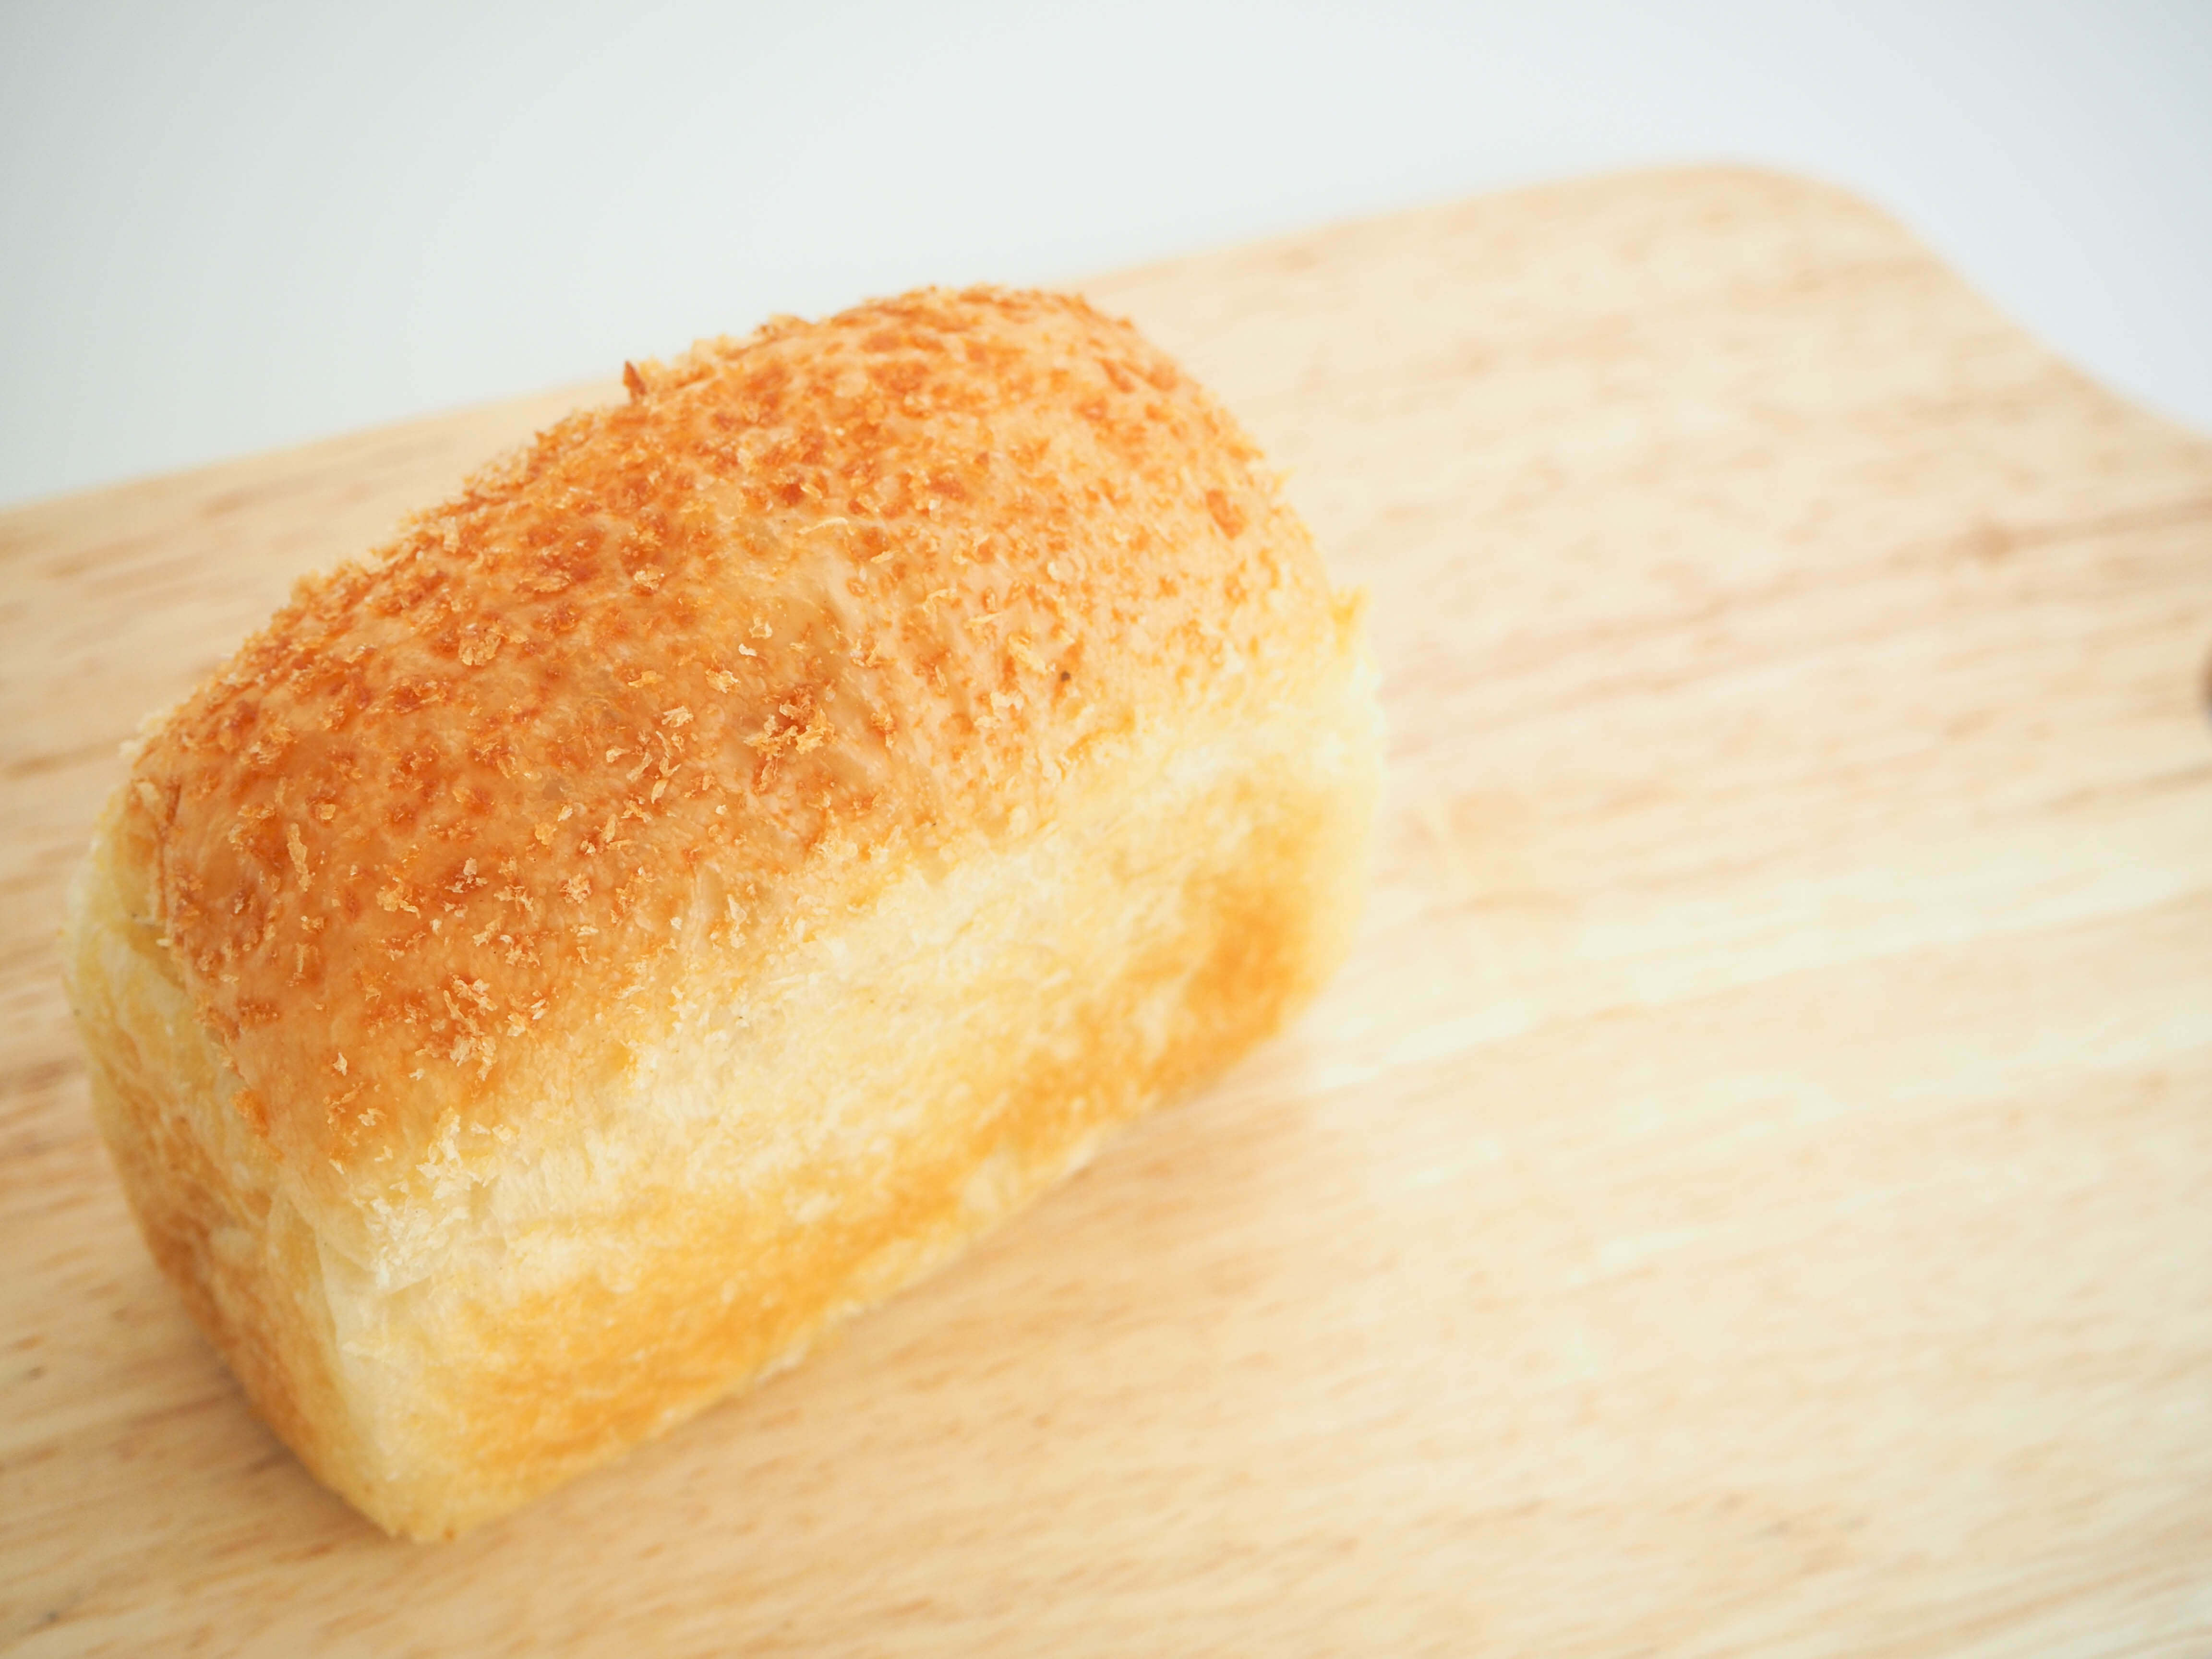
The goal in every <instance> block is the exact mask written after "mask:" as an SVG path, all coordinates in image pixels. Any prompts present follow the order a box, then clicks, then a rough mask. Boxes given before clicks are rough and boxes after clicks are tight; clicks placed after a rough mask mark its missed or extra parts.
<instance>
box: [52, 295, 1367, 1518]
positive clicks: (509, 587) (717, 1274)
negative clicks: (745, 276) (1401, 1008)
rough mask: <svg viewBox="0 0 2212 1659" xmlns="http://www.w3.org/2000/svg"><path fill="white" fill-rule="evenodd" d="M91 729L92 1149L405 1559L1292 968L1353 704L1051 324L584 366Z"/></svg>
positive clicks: (873, 1252)
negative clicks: (348, 558) (109, 745)
mask: <svg viewBox="0 0 2212 1659" xmlns="http://www.w3.org/2000/svg"><path fill="white" fill-rule="evenodd" d="M624 379H625V380H626V383H627V385H628V387H629V400H628V401H627V402H626V403H623V404H620V405H618V406H616V407H612V408H607V409H603V410H590V411H586V412H584V413H580V414H578V415H575V416H572V417H570V418H569V419H568V420H566V421H563V422H561V423H560V424H559V425H557V426H555V427H553V428H550V430H548V431H547V432H545V433H544V435H541V436H540V437H539V438H538V440H537V441H536V442H535V443H534V444H532V446H531V447H529V448H528V449H526V451H524V452H522V453H519V454H517V455H515V456H514V457H513V458H511V459H507V460H505V461H503V462H501V463H499V464H496V465H493V466H492V467H490V468H489V470H487V471H484V472H483V473H481V474H479V475H478V476H477V477H475V478H474V479H472V480H471V481H470V482H469V483H467V484H466V485H465V487H464V489H463V490H462V492H461V494H460V495H459V496H458V497H456V498H455V499H453V501H449V502H447V504H446V505H444V506H442V507H438V508H436V509H435V510H434V511H432V512H430V513H426V514H424V515H423V516H422V517H420V518H418V519H416V520H412V521H410V524H409V525H408V526H405V527H404V531H403V533H402V534H401V536H400V538H399V539H398V541H396V542H395V543H393V544H391V545H390V546H388V547H386V548H384V549H382V550H380V551H378V552H377V553H375V554H374V555H373V556H371V557H369V558H368V560H367V561H366V562H361V563H355V564H349V565H346V566H343V567H342V568H338V569H337V570H336V571H334V572H333V573H331V574H329V575H327V576H323V577H320V578H317V579H313V580H307V581H306V582H303V583H302V584H301V586H300V587H299V588H298V590H297V591H296V592H295V594H294V596H293V598H292V599H291V602H290V603H289V605H286V606H285V607H284V609H283V611H280V612H279V613H278V614H277V616H276V618H275V619H274V621H272V622H271V623H270V624H269V626H268V627H267V628H266V629H264V630H263V631H262V632H261V633H260V634H258V635H255V636H254V637H253V638H252V639H251V640H249V641H247V642H246V644H245V646H244V647H242V648H241V649H240V651H239V653H238V654H237V655H236V656H235V657H234V658H233V659H232V660H231V661H230V663H229V664H228V666H226V667H224V668H223V669H222V671H220V672H218V673H217V674H216V676H215V677H214V678H212V679H210V681H209V682H208V683H207V684H204V685H203V686H202V687H201V688H200V689H199V690H197V692H195V693H194V694H193V695H192V696H191V697H189V698H188V699H187V700H186V701H185V702H184V703H183V704H182V705H180V706H179V708H176V709H174V710H173V711H172V712H171V713H170V714H167V716H166V717H164V718H162V719H161V720H160V721H158V722H157V723H156V724H155V725H154V726H152V727H150V728H149V732H148V734H147V735H146V736H145V737H144V738H143V739H142V740H141V743H140V745H139V747H138V750H137V754H136V757H135V759H134V761H133V763H132V766H131V774H130V776H129V778H128V780H127V781H125V784H124V785H123V787H121V788H120V789H119V790H118V792H117V793H116V795H115V797H114V799H113V800H112V803H111V804H110V805H109V806H108V808H107V810H106V813H105V815H104V817H102V819H101V821H100V826H99V829H98V833H97V837H96V840H95V842H94V847H93V849H92V853H91V855H90V857H89V859H88V861H87V863H86V865H85V866H84V867H83V869H82V872H81V873H80V875H79V877H78V878H77V881H76V886H75V889H74V891H73V895H72V901H71V912H70V933H69V940H68V960H69V974H70V987H71V994H72V1001H73V1004H74V1006H75V1008H76V1014H77V1018H78V1021H79V1023H80V1025H81V1028H82V1034H83V1037H84V1042H85V1046H86V1048H87V1051H88V1055H89V1058H90V1061H91V1073H92V1081H93V1093H94V1101H95V1103H96V1108H97V1110H98V1114H99V1117H100V1126H101V1128H102V1130H103V1131H104V1133H105V1134H106V1139H107V1142H108V1145H109V1146H110V1147H111V1148H112V1152H113V1155H114V1159H115V1163H116V1165H117V1167H118V1170H119V1171H120V1174H121V1176H122V1180H123V1182H124V1184H125V1188H127V1189H128V1192H129V1194H130V1197H131V1203H132V1205H133V1206H134V1207H135V1208H136V1210H137V1216H138V1218H139V1222H140V1224H141V1225H142V1227H143V1230H144V1232H145V1236H146V1239H147V1242H148V1243H149V1245H150V1247H151V1248H152V1250H153V1254H154V1255H155V1258H156V1260H157V1261H159V1262H160V1263H161V1267H162V1268H163V1269H164V1270H165V1271H166V1272H167V1274H168V1275H169V1277H170V1278H171V1279H173V1280H174V1281H175V1282H176V1284H177V1285H178V1286H179V1289H180V1290H181V1291H182V1292H183V1295H184V1297H185V1301H186V1303H187V1304H189V1305H190V1307H191V1312H192V1314H193V1316H194V1317H195V1318H196V1319H197V1321H198V1322H199V1324H200V1325H201V1327H202V1328H204V1330H205V1331H206V1332H207V1334H208V1335H209V1337H210V1339H211V1340H213V1342H214V1343H215V1345H216V1347H217V1348H219V1349H220V1350H221V1351H222V1354H223V1356H224V1357H225V1358H226V1359H227V1360H228V1362H229V1364H230V1365H231V1367H232V1369H233V1370H234V1371H235V1372H236V1373H237V1375H238V1376H239V1378H240V1381H241V1382H242V1383H244V1385H245V1388H246V1392H247V1394H248V1395H250V1396H251V1397H252V1401H253V1402H254V1404H255V1405H256V1406H257V1407H258V1409H259V1410H260V1412H261V1413H262V1415H263V1416H264V1417H265V1418H266V1419H268V1421H269V1423H270V1425H271V1426H273V1427H274V1428H275V1430H276V1432H277V1433H278V1434H280V1435H281V1436H283V1438H284V1439H285V1440H286V1441H287V1442H289V1443H290V1445H291V1446H292V1448H293V1449H295V1451H296V1452H297V1453H298V1454H299V1455H300V1457H301V1459H302V1461H304V1462H306V1464H307V1467H308V1468H310V1469H312V1470H313V1472H314V1473H315V1474H317V1475H318V1476H319V1477H320V1478H321V1479H322V1480H324V1481H325V1482H326V1483H328V1484H329V1485H330V1486H331V1487H333V1488H335V1489H336V1490H337V1492H340V1493H342V1494H343V1496H344V1497H346V1498H349V1500H351V1501H352V1502H353V1503H354V1504H356V1505H358V1506H359V1507H360V1508H361V1509H362V1510H363V1511H364V1512H365V1513H367V1514H368V1516H370V1517H371V1518H372V1519H374V1520H375V1521H376V1522H379V1523H380V1524H381V1525H382V1526H384V1527H386V1528H389V1529H391V1530H392V1531H394V1532H398V1533H403V1534H410V1535H412V1536H415V1537H419V1538H428V1537H438V1536H448V1535H451V1534H453V1533H455V1532H456V1531H458V1530H459V1529H461V1528H466V1527H469V1526H471V1525H472V1524H474V1523H476V1522H480V1521H483V1519H485V1518H486V1517H488V1516H493V1515H495V1514H497V1513H499V1512H500V1511H501V1510H507V1509H508V1508H509V1507H510V1506H512V1505H513V1504H519V1503H520V1502H522V1501H523V1500H525V1499H526V1498H530V1497H531V1496H532V1495H533V1494H535V1493H538V1492H543V1491H544V1490H545V1489H546V1488H547V1487H549V1486H553V1485H554V1484H556V1482H559V1481H562V1480H566V1479H568V1477H570V1476H572V1475H574V1474H577V1473H578V1472H579V1471H580V1470H583V1469H585V1468H589V1467H591V1466H592V1465H594V1464H597V1463H599V1462H604V1461H605V1460H606V1459H608V1458H610V1457H611V1456H613V1455H615V1454H617V1453H618V1452H619V1451H621V1450H622V1449H624V1448H625V1447H628V1446H629V1445H631V1444H634V1443H636V1442H637V1441H639V1440H641V1439H642V1438H644V1437H647V1436H650V1435H653V1434H655V1433H658V1432H659V1431H662V1430H664V1429H665V1428H667V1427H668V1426H669V1425H671V1424H672V1423H674V1422H676V1421H678V1420H679V1419H683V1418H684V1417H686V1416H688V1415H690V1413H695V1412H696V1411H698V1410H700V1409H701V1408H702V1407H704V1406H706V1405H707V1404H708V1403H709V1402H711V1401H714V1399H716V1398H717V1397H718V1396H720V1395H725V1394H726V1393H728V1392H729V1391H730V1389H732V1388H733V1387H735V1386H737V1385H738V1384H740V1383H744V1382H746V1381H747V1380H749V1379H751V1378H755V1377H757V1376H760V1375H762V1374H763V1372H765V1371H767V1370H771V1369H774V1368H776V1367H778V1366H780V1365H782V1364H786V1363H788V1362H789V1361H791V1360H793V1358H796V1357H797V1356H798V1355H799V1353H800V1352H802V1351H803V1350H804V1349H805V1346H807V1344H808V1343H809V1341H810V1340H812V1339H813V1338H814V1336H815V1335H816V1334H817V1333H818V1332H819V1331H820V1330H821V1329H822V1328H823V1326H824V1325H825V1324H826V1323H828V1322H830V1321H833V1320H835V1319H837V1318H839V1317H842V1316H844V1315H846V1314H848V1313H849V1312H851V1311H853V1310H856V1309H859V1308H861V1307H863V1306H865V1305H866V1304H870V1303H872V1302H875V1301H877V1300H878V1299H880V1298H881V1297H884V1296H885V1295H886V1294H888V1293H889V1292H890V1291H894V1290H896V1288H898V1287H899V1286H900V1285H904V1284H906V1283H908V1282H909V1281H910V1280H912V1279H914V1278H915V1276H916V1275H917V1274H919V1273H922V1272H924V1271H926V1270H927V1269H928V1268H929V1267H933V1266H934V1265H935V1264H937V1263H939V1262H940V1261H944V1260H945V1258H946V1257H947V1256H948V1255H951V1253H952V1252H954V1251H955V1250H957V1249H958V1248H959V1247H960V1246H961V1245H963V1243H966V1242H967V1241H968V1240H969V1239H971V1238H973V1237H975V1235H976V1234H977V1233H978V1232H979V1231H981V1230H983V1229H984V1228H986V1227H987V1226H989V1225H991V1224H993V1223H994V1222H995V1221H997V1220H999V1219H1000V1218H1003V1217H1004V1216H1006V1214H1007V1213H1008V1212H1010V1211H1012V1210H1013V1209H1015V1208H1017V1207H1018V1206H1021V1205H1022V1204H1024V1203H1025V1202H1027V1201H1028V1200H1030V1199H1031V1198H1033V1197H1035V1196H1036V1194H1038V1193H1039V1192H1040V1191H1041V1190H1042V1188H1045V1187H1047V1186H1048V1185H1049V1184H1051V1183H1052V1182H1054V1181H1056V1180H1057V1179H1059V1178H1060V1176H1063V1175H1065V1174H1066V1173H1067V1172H1068V1171H1069V1170H1072V1169H1073V1168H1074V1167H1075V1166H1076V1165H1078V1164H1080V1163H1081V1162H1082V1161H1083V1160H1084V1159H1085V1158H1087V1157H1088V1156H1089V1155H1090V1153H1091V1150H1092V1148H1093V1147H1094V1146H1096V1145H1097V1141H1098V1139H1099V1136H1100V1135H1101V1133H1103V1132H1104V1131H1105V1130H1107V1129H1108V1128H1109V1127H1112V1126H1113V1125H1115V1124H1117V1123H1120V1122H1121V1121H1124V1120H1126V1119H1127V1118H1129V1117H1131V1116H1132V1115H1134V1114H1136V1113H1138V1112H1140V1111H1142V1110H1144V1109H1146V1108H1148V1107H1150V1106H1152V1105H1153V1104H1155V1103H1158V1102H1160V1101H1162V1100H1164V1099H1166V1098H1168V1097H1172V1096H1174V1095H1176V1094H1177V1093H1178V1092H1180V1091H1185V1090H1187V1089H1188V1088H1189V1087H1190V1086H1191V1085H1193V1084H1194V1083H1196V1082H1198V1081H1200V1079H1205V1078H1206V1077H1208V1076H1210V1075H1212V1073H1216V1072H1218V1071H1219V1070H1220V1069H1221V1067H1222V1066H1224V1065H1225V1064H1226V1063H1227V1062H1228V1061H1229V1060H1231V1059H1232V1058H1233V1057H1234V1056H1236V1055H1237V1054H1240V1053H1241V1052H1243V1050H1244V1049H1245V1048H1247V1047H1249V1045H1250V1044H1251V1043H1253V1042H1255V1041H1256V1040H1257V1039H1259V1038H1260V1037H1261V1036H1264V1035H1266V1034H1267V1033H1268V1032H1269V1031H1272V1030H1274V1029H1275V1028H1276V1027H1277V1026H1278V1025H1279V1024H1281V1023H1282V1021H1283V1020H1284V1018H1285V1017H1286V1016H1287V1015H1288V1014H1289V1013H1290V1012H1291V1011H1292V1010H1293V1009H1295V1008H1296V1007H1297V1006H1298V1005H1299V1004H1300V1003H1301V1002H1302V1001H1304V1000H1305V999H1306V998H1307V997H1308V996H1309V994H1311V993H1312V992H1313V991H1314V989H1315V988H1316V987H1317V986H1318V985H1319V984H1320V983H1321V982H1322V979H1323V978H1324V977H1325V976H1326V975H1328V973H1329V971H1330V970H1331V969H1332V968H1333V967H1334V964H1335V963H1337V961H1338V960H1339V959H1340V957H1341V956H1342V955H1343V953H1344V951H1345V950H1346V945H1347V941H1348V938H1349V935H1350V933H1351V932H1352V925H1353V918H1354V914H1355V911H1356V909H1357V907H1358V896H1359V890H1360V886H1361V879H1362V869H1363V865H1364V842H1365V837H1366V834H1367V830H1368V826H1369V823H1370V817H1371V815H1372V809H1373V799H1374V793H1375V790H1376V780H1377V775H1378V729H1377V721H1376V708H1375V703H1374V697H1373V691H1372V684H1371V682H1372V673H1371V671H1370V669H1369V667H1368V666H1367V665H1366V659H1365V653H1364V647H1363V645H1362V642H1361V627H1360V623H1359V610H1358V604H1357V602H1356V601H1355V599H1352V598H1350V597H1347V596H1344V595H1340V594H1333V593H1332V592H1331V591H1330V588H1329V586H1328V580H1327V578H1326V575H1325V574H1324V572H1323V569H1322V562H1321V560H1320V558H1319V557H1318V556H1317V555H1316V552H1315V550H1314V546H1313V544H1312V542H1311V540H1310V538H1309V536H1308V535H1307V532H1306V531H1305V530H1304V527H1303V526H1301V525H1300V523H1299V522H1298V520H1297V518H1296V517H1295V516H1294V515H1293V514H1292V513H1291V510H1290V509H1289V508H1288V507H1286V506H1285V504H1284V503H1283V501H1282V500H1281V498H1280V496H1279V494H1278V493H1277V489H1276V486H1275V484H1274V483H1273V481H1272V480H1271V479H1270V477H1268V476H1267V474H1266V473H1265V472H1264V471H1261V470H1260V468H1259V466H1258V462H1259V457H1258V455H1257V453H1255V450H1254V448H1253V446H1252V444H1251V443H1250V441H1249V440H1248V439H1247V438H1246V437H1245V436H1244V435H1243V433H1242V432H1241V431H1240V430H1239V429H1238V428H1237V426H1236V424H1235V423H1234V422H1232V421H1231V419H1230V418H1229V417H1228V416H1226V415H1225V413H1224V412H1223V411H1222V410H1221V409H1220V408H1219V406H1218V405H1217V404H1215V403H1214V402H1213V401H1212V399H1211V398H1208V397H1207V395H1206V393H1205V392H1202V391H1201V390H1200V388H1199V387H1197V386H1194V384H1193V383H1192V382H1191V381H1190V380H1188V378H1187V377H1185V376H1184V375H1183V374H1182V373H1180V372H1179V371H1178V370H1177V368H1176V366H1175V365H1174V364H1173V363H1172V362H1170V361H1169V360H1168V359H1167V358H1166V357H1164V356H1162V355H1161V354H1160V353H1159V352H1158V351H1157V350H1155V349H1152V347H1151V346H1149V345H1147V344H1146V343H1145V342H1144V341H1143V340H1142V339H1141V338H1139V336H1138V335H1137V334H1136V333H1135V331H1133V330H1132V329H1131V328H1129V327H1128V326H1127V325H1125V324H1122V323H1119V322H1115V321H1111V320H1109V319H1106V318H1103V317H1102V316H1100V315H1099V314H1098V313H1096V312H1094V311H1092V310H1091V308H1090V307H1088V306H1086V305H1085V303H1084V302H1083V301H1080V300H1076V299H1071V298H1065V297H1060V296H1056V295H1048V294H1034V293H1012V292H1006V291H1000V290H994V289H975V290H969V291H967V292H963V293H957V294H956V293H951V292H943V291H927V292H922V293H917V294H913V295H907V296H905V297H903V298H901V299H896V300H892V301H884V302H881V303H876V304H871V305H866V306H863V307H860V308H858V309H856V310H853V311H849V312H847V313H844V314H842V315H841V316H837V317H835V318H832V319H829V320H828V321H826V322H823V323H818V324H804V323H799V322H796V321H789V320H787V321H779V322H775V323H772V324H770V325H769V326H767V327H765V328H763V330H761V331H759V332H757V334H755V335H753V336H752V337H750V338H749V339H745V340H743V341H728V340H723V341H714V342H709V343H702V344H701V345H700V346H698V347H696V348H695V349H693V350H692V351H691V352H690V354H689V355H687V356H684V357H682V358H679V359H678V360H677V361H676V362H671V363H668V364H665V365H661V364H644V365H639V366H634V367H629V368H626V370H625V374H624Z"/></svg>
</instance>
